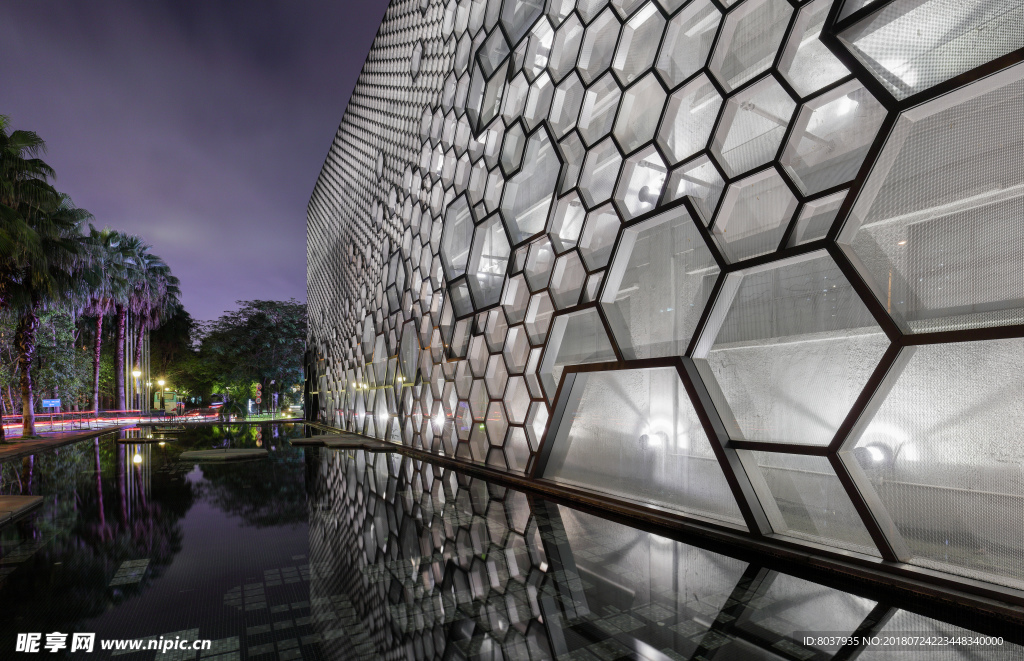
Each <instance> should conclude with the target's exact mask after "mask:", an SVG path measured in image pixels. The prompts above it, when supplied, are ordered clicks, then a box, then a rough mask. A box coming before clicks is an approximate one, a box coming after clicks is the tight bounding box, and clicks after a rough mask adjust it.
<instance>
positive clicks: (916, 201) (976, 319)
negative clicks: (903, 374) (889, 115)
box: [839, 64, 1024, 332]
mask: <svg viewBox="0 0 1024 661" xmlns="http://www.w3.org/2000/svg"><path fill="white" fill-rule="evenodd" d="M1022 104H1024V65H1019V64H1018V65H1016V66H1014V67H1012V68H1010V69H1006V70H1003V71H1001V72H1000V73H997V74H994V75H992V76H989V77H988V78H984V79H982V80H979V81H978V82H975V83H972V84H971V85H968V86H966V87H963V88H961V89H959V90H957V91H955V92H952V93H950V94H947V95H945V96H942V97H939V98H937V99H935V100H933V101H930V102H928V103H925V104H923V105H921V106H918V107H916V108H913V109H911V110H908V111H906V112H904V113H903V114H902V115H901V116H900V118H899V120H897V122H896V125H895V127H893V130H892V132H891V133H890V135H889V138H888V140H887V141H886V143H885V147H884V148H883V149H882V152H881V154H880V155H879V157H878V160H877V161H876V163H875V166H874V168H873V169H872V171H871V173H870V174H869V175H868V178H867V182H866V183H865V184H864V187H863V188H862V189H861V194H860V196H859V197H858V199H857V202H856V203H855V204H854V206H853V210H852V211H851V213H850V218H849V219H848V220H847V223H846V225H845V226H844V228H843V231H842V233H841V234H840V237H839V238H840V242H841V244H843V245H844V249H845V250H846V252H847V254H848V255H850V257H851V260H852V261H853V262H854V264H855V265H856V266H857V268H858V270H859V271H860V273H861V274H862V276H863V277H864V279H865V280H866V281H867V282H868V284H869V285H870V286H871V288H872V290H873V291H874V292H875V296H876V297H877V298H878V300H879V301H880V302H881V303H882V304H883V305H884V306H885V308H886V310H888V311H889V313H890V314H891V315H892V316H893V319H894V320H895V321H896V322H897V323H898V324H899V325H900V326H901V327H903V328H904V329H907V330H909V331H911V332H923V331H932V330H955V329H963V328H978V327H984V326H1001V325H1005V324H1019V323H1021V322H1022V321H1024V269H1022V268H1021V254H1022V253H1021V246H1024V223H1021V222H1020V218H1021V217H1024V122H1021V121H1019V120H1020V108H1021V105H1022Z"/></svg>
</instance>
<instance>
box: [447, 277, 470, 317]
mask: <svg viewBox="0 0 1024 661" xmlns="http://www.w3.org/2000/svg"><path fill="white" fill-rule="evenodd" d="M448 296H449V300H450V301H451V302H452V309H453V310H454V311H455V316H456V317H464V316H465V315H467V314H469V313H471V312H472V311H473V301H472V299H470V298H469V285H467V284H466V281H465V280H457V281H455V282H453V283H451V285H450V286H449V287H448Z"/></svg>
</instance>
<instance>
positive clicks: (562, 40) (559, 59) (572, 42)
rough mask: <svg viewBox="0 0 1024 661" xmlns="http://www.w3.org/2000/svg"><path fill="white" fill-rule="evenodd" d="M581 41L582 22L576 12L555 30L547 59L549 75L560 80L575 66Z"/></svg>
mask: <svg viewBox="0 0 1024 661" xmlns="http://www.w3.org/2000/svg"><path fill="white" fill-rule="evenodd" d="M582 43H583V24H581V23H580V19H579V18H577V17H576V14H573V15H571V16H570V17H569V18H567V19H566V20H565V22H564V23H562V25H561V26H560V27H559V28H558V30H557V31H556V32H555V41H554V43H553V45H552V46H551V54H550V55H549V59H548V70H549V71H550V72H551V77H552V78H553V79H555V80H561V79H562V77H564V76H565V75H566V74H567V73H569V72H570V71H572V69H573V67H575V66H576V57H577V56H578V55H579V52H580V44H582Z"/></svg>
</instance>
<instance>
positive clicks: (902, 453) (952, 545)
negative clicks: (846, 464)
mask: <svg viewBox="0 0 1024 661" xmlns="http://www.w3.org/2000/svg"><path fill="white" fill-rule="evenodd" d="M905 351H909V352H911V353H910V359H909V362H907V364H906V366H905V367H903V369H902V371H901V372H899V373H898V374H897V375H896V379H895V383H894V384H893V385H892V388H891V390H889V391H888V394H887V395H886V396H885V400H884V402H883V403H882V404H881V406H880V407H879V408H878V411H877V412H876V413H875V414H874V416H873V417H872V418H871V420H870V422H869V423H868V424H867V425H866V428H865V429H864V431H863V434H862V435H861V436H860V437H859V438H858V439H855V443H856V449H855V450H854V451H853V457H852V458H851V459H848V460H847V461H853V462H856V463H858V464H859V467H860V468H861V469H862V470H863V471H864V473H865V474H866V476H867V477H868V479H869V480H870V483H871V485H872V486H873V487H874V490H875V492H876V493H877V494H878V498H879V500H880V501H881V504H882V505H883V506H884V507H885V509H886V511H887V513H888V515H889V517H890V518H891V519H892V521H893V523H895V524H896V527H897V528H898V529H899V531H900V533H902V537H903V540H904V542H905V543H906V545H907V547H908V548H909V550H910V551H911V552H912V553H913V554H914V556H913V557H912V558H910V559H909V560H908V562H909V563H910V564H914V565H918V566H922V567H927V568H929V569H938V570H940V571H947V572H952V573H954V574H959V575H961V576H967V577H969V578H974V579H977V580H981V581H989V582H994V583H1001V584H1003V585H1009V586H1012V587H1014V588H1017V589H1022V588H1024V556H1022V554H1021V553H1020V549H1021V548H1024V533H1022V531H1024V508H1022V507H1020V506H1011V505H1010V503H1020V502H1022V500H1024V481H1022V480H1021V468H1020V467H1021V466H1022V465H1024V447H1022V446H1021V444H1020V442H1019V438H1020V436H1019V433H1007V431H1008V430H1020V429H1024V409H1022V408H1021V407H1020V405H1019V399H1018V398H1016V397H1013V396H1010V393H1011V392H1013V390H1007V384H1017V385H1016V386H1012V387H1013V389H1014V390H1015V391H1017V392H1019V391H1020V384H1021V375H1022V374H1024V341H1022V340H1020V339H1012V340H993V341H988V342H963V343H957V344H938V345H927V346H921V347H915V348H912V349H907V350H905Z"/></svg>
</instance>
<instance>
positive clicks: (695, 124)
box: [658, 74, 722, 164]
mask: <svg viewBox="0 0 1024 661" xmlns="http://www.w3.org/2000/svg"><path fill="white" fill-rule="evenodd" d="M721 107H722V97H721V96H719V95H718V92H717V91H716V90H715V86H714V85H712V84H711V81H710V80H708V77H707V76H706V75H704V74H701V75H699V76H697V77H696V78H694V79H693V80H691V81H690V82H689V83H688V84H687V85H686V86H685V87H683V88H681V89H679V90H677V91H676V92H675V93H673V94H672V96H671V97H669V100H668V108H667V109H666V111H665V119H664V120H662V122H661V130H660V131H658V145H659V146H660V147H661V148H662V149H663V150H664V151H665V155H666V156H667V157H668V159H669V161H670V162H671V163H673V164H674V163H678V162H680V161H682V160H684V159H686V158H689V157H690V156H693V155H694V154H696V153H697V152H699V151H700V150H702V149H704V148H705V147H706V146H707V144H708V139H709V138H710V137H711V131H712V129H714V127H715V120H716V119H717V118H718V111H719V109H720V108H721Z"/></svg>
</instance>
